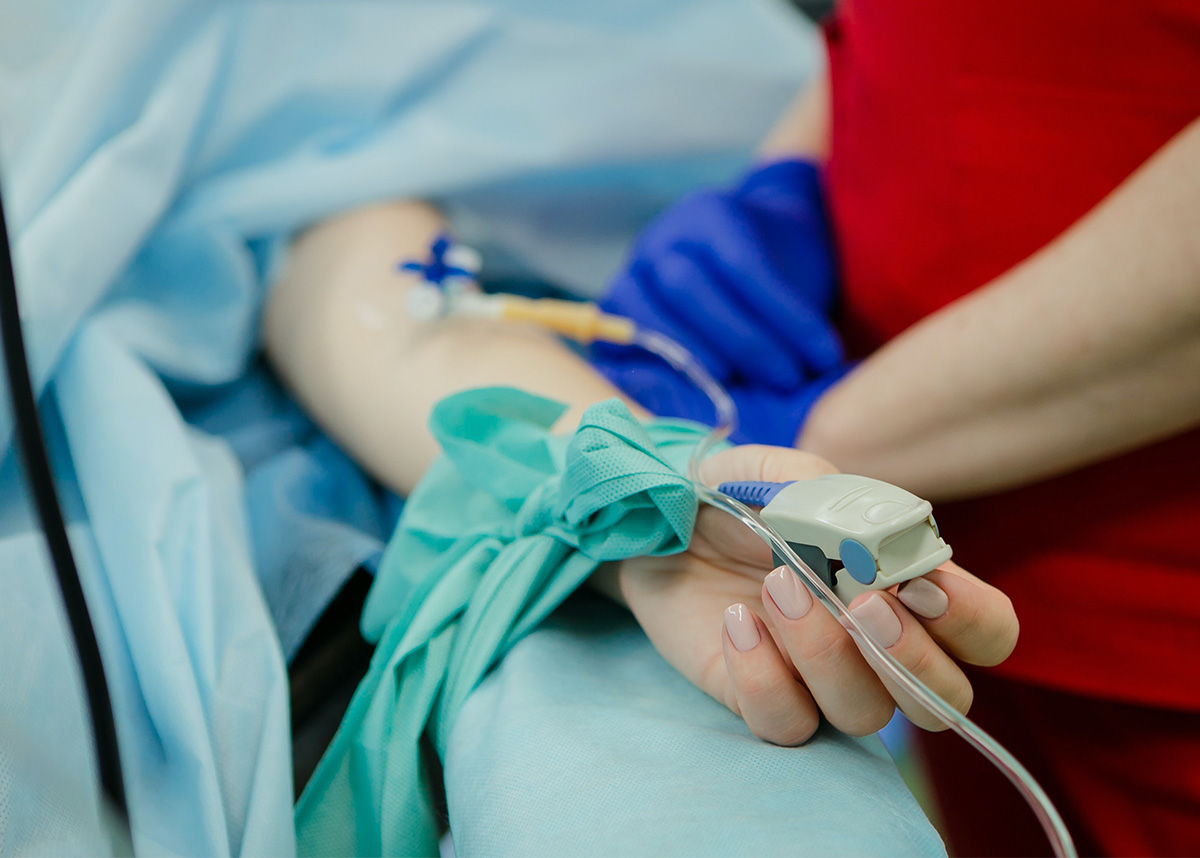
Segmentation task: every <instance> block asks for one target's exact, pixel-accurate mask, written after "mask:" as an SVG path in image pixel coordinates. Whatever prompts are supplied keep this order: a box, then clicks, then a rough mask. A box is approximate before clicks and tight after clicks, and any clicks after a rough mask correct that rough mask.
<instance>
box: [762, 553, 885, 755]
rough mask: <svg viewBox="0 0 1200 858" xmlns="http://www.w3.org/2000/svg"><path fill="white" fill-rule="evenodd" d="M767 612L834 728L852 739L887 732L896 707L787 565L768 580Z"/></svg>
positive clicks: (846, 637)
mask: <svg viewBox="0 0 1200 858" xmlns="http://www.w3.org/2000/svg"><path fill="white" fill-rule="evenodd" d="M762 600H763V607H764V610H765V611H766V614H767V619H768V620H769V621H770V622H771V625H772V626H774V628H775V630H776V633H777V635H778V637H779V640H780V643H781V644H782V645H783V646H784V647H785V648H786V649H787V652H788V654H789V655H790V657H791V660H792V664H793V665H795V668H796V671H797V672H798V673H799V674H800V676H802V677H803V678H804V684H805V685H807V686H808V690H809V691H810V692H811V694H812V697H813V698H814V699H815V701H816V703H817V705H818V706H820V708H821V711H822V712H823V713H825V717H826V718H827V719H828V720H829V723H830V724H832V725H833V726H834V727H837V728H838V729H839V730H841V731H842V732H844V733H849V734H850V735H852V736H865V735H868V734H870V733H874V732H875V731H877V730H880V729H882V728H883V726H884V725H885V724H887V722H888V720H889V719H890V718H891V717H892V712H893V711H894V710H895V703H894V702H893V700H892V696H891V694H889V693H888V690H887V689H886V688H885V687H884V685H883V683H882V682H880V680H879V677H878V676H877V675H876V674H875V671H874V670H872V669H871V667H870V665H868V664H867V663H866V661H864V660H863V657H862V654H861V653H860V652H859V651H858V647H857V646H856V645H855V643H854V640H853V639H852V638H851V637H850V634H849V633H848V632H847V631H846V630H845V629H844V628H843V627H842V625H841V623H839V622H838V621H837V620H836V619H835V618H834V617H833V615H832V614H830V613H829V611H827V610H826V609H825V608H824V607H822V606H820V605H817V604H816V603H815V602H814V600H813V598H812V596H811V594H810V593H809V591H808V588H807V587H806V586H805V585H804V584H803V583H802V582H801V581H800V579H799V578H798V577H796V574H795V573H794V572H792V570H791V569H789V568H787V567H786V566H780V567H779V568H778V569H776V570H775V571H773V572H772V573H771V574H770V575H768V576H767V578H766V580H765V581H764V582H763V589H762Z"/></svg>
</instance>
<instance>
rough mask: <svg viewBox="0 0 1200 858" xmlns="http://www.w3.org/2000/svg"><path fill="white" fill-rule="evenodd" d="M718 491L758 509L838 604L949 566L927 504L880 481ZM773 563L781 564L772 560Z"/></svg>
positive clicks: (846, 479)
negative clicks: (869, 591)
mask: <svg viewBox="0 0 1200 858" xmlns="http://www.w3.org/2000/svg"><path fill="white" fill-rule="evenodd" d="M718 491H720V492H722V493H723V494H726V495H729V496H730V497H732V498H734V499H736V500H739V501H741V502H742V503H744V504H747V505H748V506H759V507H762V511H761V513H760V515H761V516H762V518H763V521H765V522H766V523H767V524H769V525H770V526H771V527H772V528H774V529H775V531H776V532H777V533H778V534H779V535H780V536H781V537H783V538H784V539H785V540H787V543H788V545H790V546H791V547H792V550H793V551H795V552H796V554H798V555H799V556H800V559H801V560H803V561H804V563H805V564H806V565H807V566H808V567H809V568H810V569H812V571H813V572H815V573H816V574H817V575H818V576H819V577H820V578H821V580H823V581H824V582H825V584H826V585H827V586H828V587H830V588H831V589H832V590H833V591H834V592H835V593H837V595H838V598H840V599H841V600H842V601H843V602H845V603H849V602H850V600H851V599H853V598H854V597H855V596H857V595H858V594H859V593H863V592H865V591H867V590H886V589H888V588H889V587H894V586H896V585H897V584H902V583H904V582H905V581H909V580H911V579H913V578H917V577H920V576H921V575H924V574H925V573H927V572H931V571H933V570H934V569H936V568H937V567H938V566H940V565H942V564H943V563H945V562H946V561H947V560H949V559H950V554H951V551H950V546H949V545H947V544H946V543H945V541H944V540H943V539H942V538H941V535H940V534H939V533H938V528H937V523H936V522H935V521H934V520H933V507H932V506H931V505H930V503H929V501H926V500H922V499H921V498H919V497H917V496H916V495H914V494H912V493H911V492H907V491H905V490H904V489H901V488H898V487H896V486H893V485H891V484H890V483H885V482H882V481H880V480H873V479H871V478H869V477H859V476H854V475H853V474H826V475H824V476H820V477H815V478H814V479H811V480H796V481H792V482H786V483H771V482H734V483H722V484H721V485H720V486H719V487H718ZM774 561H775V565H777V566H778V565H782V564H783V560H782V558H780V557H779V556H778V555H776V556H775V558H774Z"/></svg>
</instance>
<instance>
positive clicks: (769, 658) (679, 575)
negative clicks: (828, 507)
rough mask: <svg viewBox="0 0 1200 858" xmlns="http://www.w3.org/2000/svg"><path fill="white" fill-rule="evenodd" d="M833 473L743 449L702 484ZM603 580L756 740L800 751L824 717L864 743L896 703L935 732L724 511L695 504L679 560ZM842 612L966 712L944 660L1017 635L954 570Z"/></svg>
mask: <svg viewBox="0 0 1200 858" xmlns="http://www.w3.org/2000/svg"><path fill="white" fill-rule="evenodd" d="M834 471H835V469H834V468H833V467H832V466H831V465H830V464H829V463H828V462H826V461H824V460H823V459H820V458H817V457H816V456H813V455H811V454H809V453H804V452H801V451H798V450H791V449H783V448H777V447H760V446H745V447H737V448H734V449H732V450H728V451H725V452H723V453H720V454H718V455H716V456H713V457H712V458H711V459H710V460H709V461H708V462H706V463H705V466H704V468H703V470H702V475H703V478H704V480H705V482H706V483H708V484H709V485H716V484H718V483H721V482H725V481H727V480H779V481H781V480H796V479H801V480H802V479H807V478H810V477H815V476H819V475H820V474H826V473H833V472H834ZM951 538H952V535H951ZM768 573H770V574H768ZM609 576H610V580H609V581H608V583H607V585H606V587H605V588H606V589H609V590H610V591H612V590H613V589H614V588H618V589H619V591H620V596H621V597H622V598H623V600H624V601H625V602H626V603H627V604H628V605H629V607H630V609H631V610H632V611H633V613H634V615H635V616H636V617H637V619H638V622H639V623H640V624H641V625H642V628H643V629H645V631H646V634H647V635H648V636H649V637H650V640H651V641H652V642H653V643H654V646H655V647H656V648H657V649H658V651H659V652H660V653H661V654H662V655H663V657H664V658H666V659H667V661H669V662H670V663H671V664H672V665H674V666H675V667H676V668H677V669H678V670H679V671H680V672H681V673H683V675H684V676H686V677H687V678H688V679H689V680H691V681H692V682H694V683H695V684H696V685H698V686H699V687H700V688H701V689H703V690H704V691H705V692H707V693H708V694H710V695H711V696H713V697H714V698H716V699H717V700H719V701H721V702H722V703H724V704H725V705H726V706H728V707H729V708H730V709H732V710H733V711H734V712H736V713H738V714H739V715H740V716H741V717H742V718H744V719H745V721H746V723H747V725H749V727H750V729H751V730H752V731H753V732H754V733H755V735H757V736H759V737H761V738H763V739H766V740H768V741H770V742H775V743H776V744H780V745H797V744H800V743H802V742H804V741H806V740H807V739H808V738H809V737H810V736H812V734H813V733H814V732H815V731H816V729H817V726H818V724H819V723H820V716H821V715H822V714H824V716H825V717H826V719H827V720H828V721H829V722H830V723H831V724H832V725H833V726H835V727H837V728H838V729H840V730H842V731H844V732H846V733H850V734H852V735H865V734H868V733H872V732H874V731H876V730H878V729H880V728H881V727H883V726H884V725H885V724H886V723H887V722H888V719H889V718H890V717H891V715H892V712H893V710H894V709H895V707H896V706H897V705H899V706H900V707H901V709H903V710H904V712H905V714H906V715H908V717H909V718H910V719H911V720H912V721H913V722H914V723H916V724H918V725H919V726H922V727H925V728H926V729H932V730H936V729H940V728H941V726H942V725H941V724H940V722H938V721H937V720H936V719H934V718H933V717H932V716H931V715H929V714H928V713H927V712H925V711H924V710H923V709H921V708H920V707H919V706H917V705H915V704H912V703H911V702H910V701H908V700H907V699H906V698H905V697H904V696H903V693H902V692H897V693H896V694H895V696H894V695H893V693H892V691H891V690H889V687H888V685H887V684H886V683H885V682H884V681H883V680H881V679H880V677H879V676H878V675H877V674H876V671H875V670H874V669H873V668H872V667H871V666H870V664H869V663H868V662H867V661H866V659H865V658H864V657H863V656H862V655H861V653H860V652H859V650H858V648H857V646H856V645H855V644H854V641H853V640H852V639H851V637H850V635H849V634H848V633H847V632H846V630H845V629H844V628H843V627H842V626H841V624H840V623H838V621H837V620H836V619H834V617H833V616H832V615H831V614H830V613H829V612H828V611H827V610H826V609H825V608H824V607H822V606H821V605H819V604H817V603H816V602H815V601H814V600H813V599H812V597H811V596H810V595H809V592H808V590H807V588H806V587H805V586H804V585H803V584H802V583H801V582H800V581H799V580H798V579H797V578H796V577H795V576H794V574H793V573H792V572H791V571H790V570H789V569H787V568H786V567H785V568H782V569H777V570H775V571H771V552H770V550H769V549H768V548H767V546H766V545H765V544H764V543H763V542H761V541H760V540H759V539H758V538H757V537H756V536H754V535H753V534H752V533H751V532H750V531H749V530H748V529H747V528H746V527H745V526H744V525H743V524H741V523H740V522H738V521H736V520H735V519H733V518H732V517H730V516H728V515H726V514H725V513H722V512H720V511H718V510H716V509H713V508H711V507H702V508H701V510H700V513H699V515H698V517H697V520H696V529H695V533H694V535H693V537H692V544H691V547H690V548H689V550H688V551H687V552H686V553H684V554H680V555H676V556H673V557H652V558H637V559H635V560H628V561H625V562H623V563H621V564H620V565H619V566H617V567H615V569H613V570H611V571H610V572H609ZM850 608H851V610H852V611H853V612H854V614H855V615H856V616H857V617H858V619H859V621H860V622H862V623H863V624H864V625H865V626H867V628H868V629H869V630H870V631H871V632H872V634H873V635H874V637H875V639H876V640H877V641H878V642H879V643H880V644H882V645H884V646H885V647H887V649H888V650H889V651H890V652H891V653H892V655H894V656H895V657H896V658H897V659H898V660H899V661H900V662H902V663H903V664H905V665H906V666H907V667H908V668H909V669H910V670H912V671H913V673H915V674H916V675H917V676H918V677H919V678H920V679H921V680H922V681H924V682H925V683H926V684H927V685H928V686H929V687H930V688H932V689H934V690H935V691H937V692H938V693H939V694H941V695H942V697H944V698H945V699H946V700H947V701H949V702H950V703H951V704H952V705H953V706H955V707H956V708H958V709H959V710H960V711H963V712H966V711H967V708H968V707H969V706H970V705H971V698H972V691H971V685H970V683H969V682H968V680H967V678H966V676H965V675H964V674H963V672H962V671H961V670H960V669H959V668H958V665H957V664H956V662H955V660H956V659H957V660H959V661H963V662H967V663H969V664H977V665H992V664H997V663H998V662H1000V661H1003V660H1004V659H1005V658H1007V657H1008V655H1009V653H1010V652H1012V649H1013V646H1014V645H1015V644H1016V640H1017V618H1016V615H1015V613H1014V612H1013V609H1012V604H1011V603H1010V602H1009V600H1008V598H1007V597H1006V596H1005V595H1004V594H1003V593H1001V592H1000V591H999V590H997V589H996V588H994V587H992V586H990V585H988V584H986V583H984V582H983V581H980V580H979V579H978V578H975V577H974V576H973V575H971V574H970V573H968V572H966V571H965V570H963V569H962V568H960V567H959V566H958V565H957V564H954V563H946V564H943V565H942V566H941V567H940V568H939V569H937V570H935V571H933V572H931V573H929V574H928V575H926V576H924V577H922V578H919V579H916V580H914V581H911V582H908V583H907V584H905V585H903V586H902V587H901V588H900V589H899V591H898V592H880V593H865V594H863V595H861V596H859V597H858V598H857V599H855V600H854V601H853V602H852V603H851V605H850Z"/></svg>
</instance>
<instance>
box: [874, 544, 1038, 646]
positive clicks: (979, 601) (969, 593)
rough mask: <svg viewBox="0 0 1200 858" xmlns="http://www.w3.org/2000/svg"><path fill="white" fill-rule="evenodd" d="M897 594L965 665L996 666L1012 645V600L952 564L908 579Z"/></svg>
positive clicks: (1014, 634)
mask: <svg viewBox="0 0 1200 858" xmlns="http://www.w3.org/2000/svg"><path fill="white" fill-rule="evenodd" d="M896 595H897V596H899V598H900V601H901V602H903V603H904V604H905V606H906V607H907V608H908V609H909V611H910V612H911V613H912V614H913V616H914V617H916V618H917V620H918V621H919V622H920V623H921V625H922V626H924V627H925V629H926V630H927V631H928V632H929V634H930V636H931V637H932V638H933V639H934V640H936V641H937V642H938V643H939V644H941V645H942V647H943V648H944V649H945V650H947V651H948V652H950V653H951V654H953V655H954V656H955V657H957V658H958V659H960V660H961V661H964V662H966V663H967V664H978V665H984V666H990V665H994V664H999V663H1000V662H1002V661H1004V659H1006V658H1008V656H1009V655H1010V654H1011V653H1012V651H1013V647H1015V646H1016V645H1017V634H1018V631H1019V628H1020V627H1019V625H1018V623H1017V615H1016V612H1015V611H1014V610H1013V606H1012V602H1011V601H1009V598H1008V597H1007V596H1005V595H1004V594H1003V593H1002V592H1000V591H999V590H997V589H996V588H995V587H993V586H991V585H990V584H987V583H985V582H983V581H981V580H979V579H978V578H976V577H975V576H974V575H972V574H971V573H969V572H967V571H966V570H965V569H963V568H962V567H961V566H959V565H958V564H957V563H954V562H947V563H944V564H942V566H941V567H940V568H938V569H935V570H934V571H932V572H930V573H929V574H928V575H925V576H922V577H921V578H916V579H914V580H912V581H909V582H907V583H906V584H904V585H902V586H901V587H900V589H899V591H898V592H897V594H896Z"/></svg>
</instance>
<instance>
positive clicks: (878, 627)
mask: <svg viewBox="0 0 1200 858" xmlns="http://www.w3.org/2000/svg"><path fill="white" fill-rule="evenodd" d="M850 611H851V613H852V614H853V615H854V617H855V619H857V620H858V622H859V624H860V625H862V626H863V627H864V628H865V629H866V630H867V632H868V633H869V634H870V635H871V637H872V638H873V639H874V640H875V642H876V643H877V644H879V645H880V646H882V647H883V648H884V649H886V650H887V651H888V652H889V653H891V655H892V656H894V657H895V658H896V660H897V661H899V662H900V663H901V664H903V665H904V666H905V667H907V668H908V669H909V670H910V671H912V673H913V675H914V676H916V677H917V679H919V680H921V682H923V683H924V684H925V685H926V686H928V687H929V688H930V689H932V690H933V691H935V692H937V694H938V695H940V696H941V697H942V699H943V700H945V701H946V702H947V703H949V704H950V705H951V706H952V707H954V708H955V709H957V710H958V711H959V712H963V713H965V712H966V711H967V710H968V709H969V708H970V707H971V701H972V698H973V691H972V689H971V683H970V681H969V680H968V679H967V677H966V675H965V674H963V672H962V670H961V669H959V667H958V665H957V664H955V662H954V660H953V659H951V658H950V656H948V655H947V654H946V653H945V652H944V651H943V650H942V648H941V647H940V646H938V643H937V641H935V640H934V639H933V638H932V637H930V635H929V632H927V631H926V630H925V628H924V627H923V626H922V625H921V623H919V622H918V621H917V619H916V618H915V617H913V615H912V614H910V613H909V612H908V610H907V609H906V608H905V607H904V605H903V604H902V603H901V602H900V600H899V599H897V598H896V597H895V596H893V595H892V594H891V593H887V592H873V593H863V594H862V595H860V596H858V597H857V598H856V599H855V600H854V601H853V602H851V603H850ZM868 662H869V663H872V664H873V663H874V659H872V658H868ZM876 669H877V671H878V674H879V677H880V679H881V680H882V681H883V684H884V685H885V686H887V688H888V690H889V691H890V692H891V694H892V696H893V697H894V698H895V700H896V703H897V705H899V706H900V708H901V709H902V710H903V711H904V714H905V715H907V716H908V719H909V720H910V721H912V722H913V723H914V724H916V725H917V726H918V727H922V728H924V729H926V730H943V729H945V725H944V724H942V722H941V721H939V720H938V719H937V718H936V717H935V716H934V715H933V714H932V713H930V712H928V711H927V710H926V709H925V708H924V707H923V706H920V705H919V704H917V703H916V702H915V701H914V700H913V699H912V698H911V697H909V696H908V694H907V693H906V692H905V691H904V690H903V689H902V688H900V687H899V686H898V685H897V684H896V683H895V681H894V680H892V679H891V678H890V676H889V675H888V674H887V673H886V672H885V671H884V670H883V668H882V666H879V667H877V668H876Z"/></svg>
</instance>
